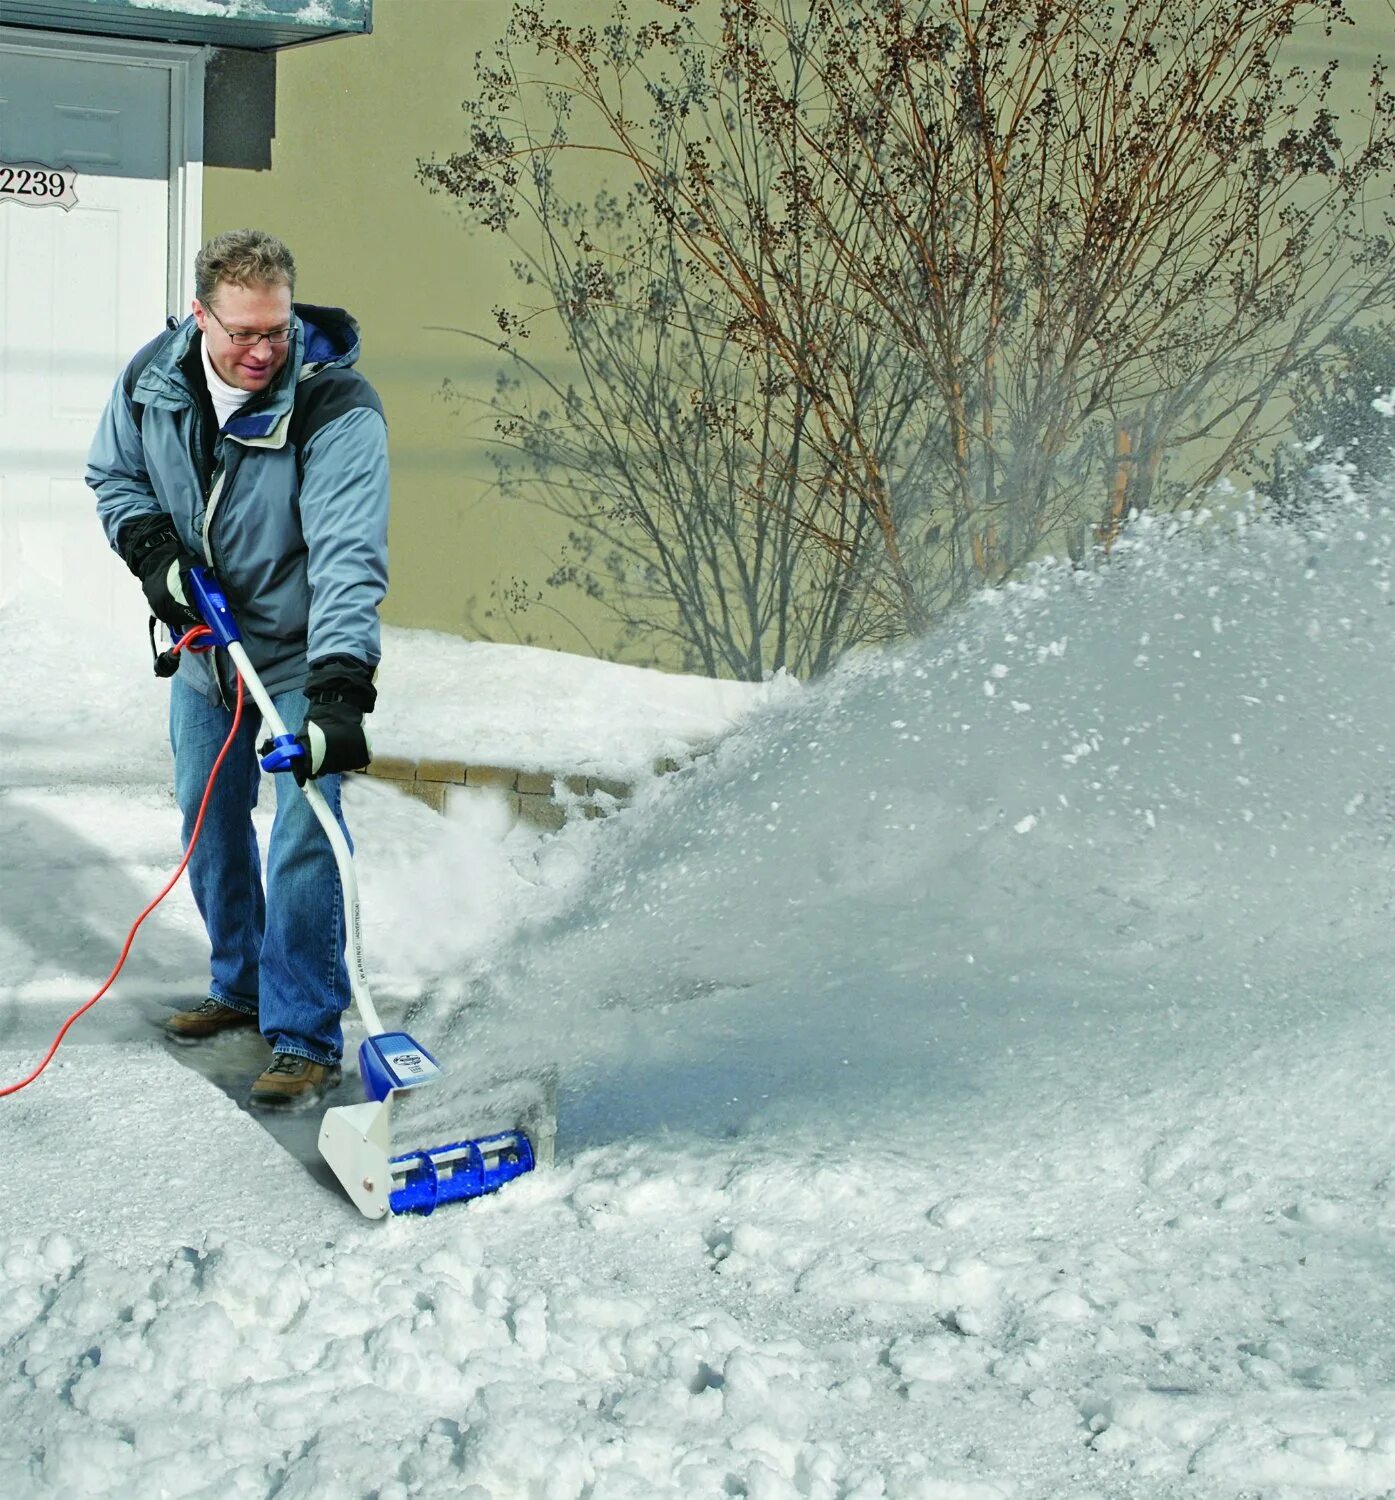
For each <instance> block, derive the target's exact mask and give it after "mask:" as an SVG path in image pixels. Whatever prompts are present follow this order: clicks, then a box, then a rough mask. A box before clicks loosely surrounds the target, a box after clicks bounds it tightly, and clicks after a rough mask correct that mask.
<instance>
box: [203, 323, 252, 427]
mask: <svg viewBox="0 0 1395 1500" xmlns="http://www.w3.org/2000/svg"><path fill="white" fill-rule="evenodd" d="M199 351H200V353H201V354H202V355H203V375H204V379H205V380H206V381H207V382H208V394H209V395H210V396H211V397H212V398H213V410H214V411H215V412H217V414H218V426H219V427H220V428H222V427H226V426H227V425H228V418H229V417H231V416H232V414H233V413H234V412H235V411H237V410H238V409H239V407H242V406H245V405H246V404H247V402H249V401H250V400H251V399H252V396H253V392H252V391H242V390H239V389H238V388H237V387H236V386H235V385H229V384H228V383H227V381H226V380H224V379H223V377H222V376H221V375H220V374H219V373H218V372H217V370H215V369H214V368H213V361H212V360H211V359H210V358H209V357H208V340H207V339H205V338H201V339H200V340H199Z"/></svg>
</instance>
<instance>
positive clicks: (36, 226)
mask: <svg viewBox="0 0 1395 1500" xmlns="http://www.w3.org/2000/svg"><path fill="white" fill-rule="evenodd" d="M20 36H21V34H18V33H9V34H8V35H6V34H5V33H3V32H0V161H3V162H10V163H15V162H37V163H40V164H42V165H45V166H48V167H53V168H66V169H69V170H71V171H73V172H75V173H76V174H77V175H76V181H75V187H76V198H77V202H76V206H74V207H72V208H71V209H67V210H65V209H64V208H61V207H55V206H41V207H31V206H22V205H21V204H20V203H19V202H17V201H14V200H13V199H10V200H8V201H7V200H5V199H4V198H2V197H0V331H2V332H0V603H5V602H8V601H10V600H12V599H15V598H17V597H20V596H24V595H34V596H38V597H47V598H51V597H52V595H53V594H54V593H55V591H56V592H57V594H58V595H60V596H61V599H62V605H61V610H62V612H63V613H66V614H68V615H70V616H77V617H80V618H82V619H85V620H87V621H90V622H98V621H100V622H105V623H108V624H116V625H119V626H121V627H122V628H123V629H124V628H127V627H128V626H129V625H132V624H134V625H135V626H137V627H138V626H139V624H140V621H141V619H143V601H142V600H141V597H140V593H139V589H138V588H137V587H136V585H135V581H134V580H133V579H132V578H131V577H130V575H129V574H128V573H127V572H126V571H125V569H124V567H123V566H122V564H121V563H120V561H119V560H118V559H117V558H116V557H115V556H114V555H113V554H112V553H111V551H110V550H109V549H108V547H107V544H106V540H105V538H104V536H103V535H102V531H101V528H100V526H99V525H98V523H97V519H96V515H95V511H94V509H93V496H92V493H91V491H90V490H89V489H88V488H87V486H86V485H85V484H84V482H83V471H84V468H85V463H86V455H87V448H88V444H89V443H90V442H91V439H92V434H93V430H94V427H95V425H96V422H97V419H98V417H99V416H100V415H101V411H102V407H103V405H104V404H105V402H106V399H107V396H108V395H109V393H110V391H111V386H112V382H113V381H114V380H115V378H116V376H117V374H118V373H119V372H120V370H121V369H122V367H123V366H124V364H125V362H126V361H127V360H128V359H129V358H130V356H131V355H132V354H133V353H134V352H135V351H136V349H138V348H139V347H140V346H141V345H142V344H143V343H145V342H146V340H148V339H150V338H152V337H153V336H154V335H155V334H156V333H157V332H158V331H159V330H160V328H161V326H162V325H163V323H164V320H165V316H166V313H167V312H168V311H170V310H171V309H170V307H169V301H170V296H171V287H172V285H174V284H177V278H173V279H172V278H171V275H170V264H169V262H170V217H171V216H170V192H171V186H170V184H171V177H172V173H171V145H170V142H171V100H172V92H173V91H172V87H171V82H172V74H171V71H170V70H169V68H167V67H164V66H159V65H149V64H145V63H141V62H131V61H123V60H119V59H106V58H94V57H88V56H82V55H80V53H79V54H78V55H73V48H72V46H71V45H69V46H63V45H55V46H54V47H53V48H47V47H36V46H35V45H34V43H33V42H32V41H30V40H27V39H20ZM175 165H176V167H182V166H183V163H182V162H179V163H176V164H175Z"/></svg>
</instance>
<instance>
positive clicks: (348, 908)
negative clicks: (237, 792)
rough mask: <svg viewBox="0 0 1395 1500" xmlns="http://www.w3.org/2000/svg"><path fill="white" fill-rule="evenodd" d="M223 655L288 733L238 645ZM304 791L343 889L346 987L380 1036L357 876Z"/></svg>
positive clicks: (320, 807) (335, 831) (333, 828)
mask: <svg viewBox="0 0 1395 1500" xmlns="http://www.w3.org/2000/svg"><path fill="white" fill-rule="evenodd" d="M227 652H228V655H229V656H230V657H231V658H232V663H233V665H234V666H235V667H236V668H237V670H238V672H239V674H240V675H241V677H242V680H243V682H245V683H246V684H247V691H248V692H249V693H251V695H252V698H253V700H254V701H255V703H256V705H257V707H258V708H259V709H260V710H261V715H262V721H263V722H264V723H265V725H266V727H267V728H268V729H269V730H270V731H271V733H272V735H273V737H275V736H279V735H283V734H289V733H290V731H289V730H288V729H287V728H286V725H285V721H284V720H283V719H282V718H281V715H280V714H278V713H277V712H276V705H275V704H274V703H273V702H272V701H271V697H270V695H269V694H268V693H267V690H266V689H265V688H264V687H263V686H262V680H261V678H260V677H258V676H257V669H256V668H255V667H254V666H253V665H252V663H251V660H250V659H249V658H248V655H247V652H246V651H245V650H244V649H243V646H242V642H241V641H231V642H229V644H228V647H227ZM281 774H284V773H281ZM304 792H305V795H306V797H307V798H308V799H309V802H310V807H311V809H312V810H313V812H314V814H315V816H316V817H317V818H318V819H319V820H320V827H321V828H323V829H324V831H325V837H326V838H327V839H328V840H329V846H330V848H331V849H332V850H333V851H334V862H335V864H336V865H338V867H339V884H340V885H341V886H342V887H343V890H344V925H345V929H346V935H347V938H348V941H347V944H346V948H347V957H348V960H349V988H350V989H351V991H352V992H353V997H354V1004H355V1005H356V1006H357V1007H358V1013H359V1015H360V1017H362V1020H363V1024H364V1027H365V1028H366V1029H367V1031H368V1035H369V1036H381V1035H382V1031H383V1023H382V1022H381V1021H380V1020H379V1019H378V1012H377V1011H376V1010H375V1009H374V1007H373V1001H372V998H371V997H370V996H369V993H368V975H367V974H366V973H365V971H364V967H363V932H362V929H361V927H360V925H359V914H358V876H357V875H355V874H354V861H353V856H352V855H351V854H350V853H349V844H348V840H347V839H345V837H344V830H343V829H342V828H340V826H339V821H338V819H337V818H336V817H335V816H334V814H333V813H332V812H330V810H329V803H328V802H326V801H325V795H324V793H323V792H322V791H321V790H320V789H319V787H317V786H316V785H315V783H314V782H313V781H307V782H306V783H305V786H304Z"/></svg>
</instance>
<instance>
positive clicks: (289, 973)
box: [170, 676, 353, 1063]
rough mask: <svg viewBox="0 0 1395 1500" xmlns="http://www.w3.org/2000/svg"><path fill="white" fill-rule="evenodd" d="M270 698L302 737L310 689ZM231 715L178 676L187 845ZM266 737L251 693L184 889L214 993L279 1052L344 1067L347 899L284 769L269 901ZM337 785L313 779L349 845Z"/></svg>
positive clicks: (178, 784)
mask: <svg viewBox="0 0 1395 1500" xmlns="http://www.w3.org/2000/svg"><path fill="white" fill-rule="evenodd" d="M272 702H273V703H274V704H275V705H276V711H277V713H279V714H280V715H281V717H282V719H284V720H285V722H286V726H287V728H288V729H290V730H291V732H292V733H295V732H296V730H298V729H299V727H300V725H301V723H302V722H303V721H304V717H305V708H306V699H305V695H304V693H302V692H300V691H299V690H295V691H292V692H287V693H277V694H274V695H273V697H272ZM232 720H233V716H232V712H231V710H229V709H226V708H224V707H222V705H221V704H212V703H209V702H208V700H207V699H206V698H205V697H204V696H203V694H202V693H199V692H196V691H195V690H194V689H193V688H191V687H188V686H187V685H186V684H185V683H184V682H183V681H182V680H181V678H179V677H177V676H176V677H175V678H174V680H173V681H172V682H171V684H170V744H171V745H172V747H173V749H174V793H175V799H176V801H177V802H178V803H179V808H180V811H181V812H182V813H183V815H184V831H183V839H184V847H185V848H186V849H187V848H188V847H189V838H190V835H191V834H192V833H193V830H194V821H195V819H196V818H197V817H198V811H199V803H200V802H201V801H202V799H203V794H204V789H205V787H206V786H207V785H208V778H209V774H210V773H211V772H212V770H213V762H214V761H215V760H216V759H217V758H218V751H219V750H220V749H221V748H222V745H223V741H224V740H225V739H226V738H227V737H228V732H229V730H230V729H231V728H232ZM264 737H265V732H264V731H263V729H262V724H261V715H260V714H259V713H258V711H257V706H256V704H255V703H253V702H252V700H251V696H250V694H249V695H248V698H247V701H246V703H245V705H244V707H243V710H242V723H241V725H240V727H239V729H238V733H237V739H236V740H235V741H234V742H233V744H232V747H231V748H230V749H229V751H228V756H227V759H226V760H225V761H224V762H223V767H222V770H220V771H219V773H218V781H217V783H216V785H215V786H214V788H213V795H212V797H211V798H210V799H209V803H208V812H207V813H206V814H205V816H204V821H203V829H202V831H201V832H200V834H199V841H198V845H197V846H196V848H195V849H194V854H193V858H192V859H190V861H189V884H190V886H191V888H192V889H193V893H194V902H195V904H196V905H197V906H198V909H199V914H200V916H202V917H203V925H204V927H205V929H206V930H207V932H208V941H209V946H210V948H211V950H212V954H211V959H210V972H211V975H212V981H211V984H210V986H209V991H208V993H209V994H210V995H211V996H212V997H213V998H214V999H215V1000H220V1001H221V1002H222V1003H223V1004H224V1005H228V1006H231V1007H232V1008H233V1009H234V1010H240V1011H242V1012H243V1013H244V1014H246V1015H249V1016H256V1017H257V1018H258V1021H259V1024H260V1026H261V1032H262V1035H263V1036H264V1037H265V1038H266V1039H267V1041H268V1042H270V1043H271V1045H272V1047H273V1048H274V1049H275V1050H276V1051H278V1052H291V1053H294V1054H295V1055H296V1056H297V1057H307V1058H309V1059H310V1060H311V1062H317V1063H337V1062H339V1060H340V1058H341V1057H342V1055H343V1050H344V1038H343V1033H342V1032H341V1030H340V1027H339V1017H340V1013H341V1012H342V1011H343V1010H344V1007H345V1006H346V1005H348V1003H349V1000H350V998H351V995H350V990H349V974H348V969H347V968H346V967H345V963H344V892H343V889H342V888H341V886H340V884H339V870H338V867H337V866H336V864H335V862H334V852H333V850H331V848H330V846H329V840H328V839H327V838H326V837H325V832H324V829H323V828H321V827H320V824H319V822H318V820H317V819H316V817H315V814H314V813H313V812H312V811H311V808H310V804H309V802H308V801H307V800H306V798H305V793H304V792H302V791H301V789H300V787H298V786H297V785H296V782H295V778H294V777H293V776H292V775H291V774H290V773H289V772H285V771H283V772H280V773H278V774H277V775H276V776H275V777H274V778H273V779H274V781H275V783H276V818H275V821H274V822H273V823H272V827H271V840H270V844H269V847H268V850H267V867H266V891H265V894H263V891H262V871H261V856H260V854H259V852H258V849H257V836H256V832H255V830H254V828H253V826H252V809H253V808H254V807H255V806H256V805H257V792H258V788H259V786H260V783H261V778H262V769H261V764H260V762H259V760H258V758H257V742H258V741H259V740H260V739H262V738H264ZM339 782H340V778H339V777H338V776H321V777H319V778H318V779H317V780H316V783H315V784H316V785H317V786H318V787H319V788H320V790H321V791H322V792H323V793H324V795H325V801H326V802H328V804H329V806H330V809H331V811H332V812H333V813H334V816H335V817H336V818H338V820H339V826H340V827H341V828H343V829H344V836H345V838H348V833H349V830H348V828H347V827H346V826H345V824H344V818H343V814H342V813H341V812H340V809H339ZM349 847H350V848H352V847H353V845H352V842H351V843H350V846H349Z"/></svg>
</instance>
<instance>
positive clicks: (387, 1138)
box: [190, 568, 555, 1219]
mask: <svg viewBox="0 0 1395 1500" xmlns="http://www.w3.org/2000/svg"><path fill="white" fill-rule="evenodd" d="M190 579H191V583H192V587H193V590H194V595H195V600H194V602H195V605H196V607H197V608H198V611H199V613H200V615H202V617H203V620H204V623H205V624H206V625H207V626H208V628H209V631H210V632H211V633H212V635H213V639H214V642H215V644H216V645H218V646H221V647H222V648H223V649H224V650H225V651H226V652H227V653H228V657H229V659H230V660H231V662H232V664H233V666H234V667H235V668H236V669H237V672H238V674H239V675H240V676H241V678H242V680H243V683H244V684H245V685H246V688H247V690H248V692H250V693H251V695H252V698H253V701H254V702H255V703H256V705H257V707H258V709H260V711H261V715H262V720H263V723H264V725H265V727H266V729H267V731H268V733H269V734H270V736H271V741H272V748H271V750H270V752H269V753H267V754H265V755H263V756H262V761H261V764H262V767H263V769H264V770H267V771H273V772H282V773H284V772H287V771H290V770H291V768H292V766H293V765H294V763H295V761H296V760H297V758H298V757H300V756H303V755H304V754H305V748H304V746H303V745H302V744H301V743H300V741H299V739H298V738H297V737H296V736H295V735H293V734H291V733H290V732H289V731H288V730H287V728H286V725H285V722H284V721H283V720H282V719H281V717H280V715H279V714H278V713H277V712H276V708H275V705H274V704H273V703H272V701H271V697H270V695H269V694H268V693H267V691H266V689H265V687H264V686H263V685H262V682H261V679H260V678H259V677H258V675H257V672H256V669H255V668H254V667H253V665H252V663H251V660H250V659H249V658H248V655H247V652H246V649H245V648H244V647H243V645H242V638H241V634H240V632H239V631H238V628H237V623H236V621H235V620H234V619H233V617H232V612H231V610H230V609H229V608H228V601H227V597H226V595H225V594H224V593H223V590H222V588H221V586H220V585H219V583H218V581H217V579H216V578H215V577H214V576H213V574H212V573H211V572H209V571H208V570H207V569H206V568H193V569H191V570H190ZM263 748H265V747H263ZM304 792H305V796H306V797H307V798H308V800H309V802H310V807H311V809H312V810H313V812H314V814H315V816H316V818H318V819H319V822H320V826H321V827H322V828H323V829H324V831H325V837H326V838H327V839H328V840H329V843H330V847H331V849H332V850H333V851H334V859H335V863H336V865H337V866H338V869H339V880H340V883H341V885H342V887H343V892H344V917H345V929H346V945H345V946H346V957H347V959H348V969H349V984H350V989H351V991H352V994H353V1000H354V1004H355V1006H356V1007H357V1009H358V1013H359V1017H360V1018H361V1020H362V1021H363V1027H364V1030H365V1031H366V1032H367V1036H366V1037H365V1038H364V1040H363V1041H362V1042H361V1043H360V1044H359V1049H358V1066H359V1075H360V1077H361V1079H362V1081H363V1092H364V1103H362V1104H348V1105H340V1106H338V1107H336V1108H333V1109H329V1110H327V1111H326V1112H325V1116H324V1120H323V1121H322V1123H321V1125H320V1137H319V1147H320V1155H321V1156H323V1157H324V1159H325V1161H326V1162H327V1163H328V1164H329V1167H330V1170H331V1171H332V1172H333V1173H334V1175H335V1177H336V1178H338V1180H339V1182H340V1184H341V1185H342V1186H343V1188H344V1191H345V1192H346V1193H347V1194H348V1195H349V1197H350V1198H351V1199H352V1200H353V1202H354V1204H355V1206H356V1207H357V1208H358V1209H359V1210H360V1212H362V1213H363V1214H365V1215H366V1216H367V1217H369V1218H371V1219H380V1218H383V1217H384V1216H385V1215H387V1214H390V1213H392V1214H401V1213H422V1214H429V1213H430V1212H431V1211H432V1210H433V1209H434V1208H436V1207H437V1206H438V1205H440V1204H442V1203H452V1202H457V1201H460V1200H462V1199H468V1198H478V1197H480V1196H482V1195H483V1194H485V1193H491V1192H493V1191H495V1189H497V1188H500V1187H502V1186H503V1185H504V1184H505V1183H507V1182H511V1181H513V1180H514V1179H515V1178H517V1177H521V1176H522V1175H523V1174H524V1173H525V1172H530V1171H532V1170H533V1168H534V1167H536V1166H539V1165H548V1164H550V1163H551V1160H552V1142H553V1135H554V1129H553V1127H552V1124H551V1119H550V1116H549V1113H548V1112H549V1110H551V1109H554V1108H555V1103H554V1102H553V1101H554V1099H555V1094H554V1093H553V1087H552V1085H551V1083H550V1082H548V1081H543V1082H542V1084H541V1087H542V1090H543V1097H542V1099H541V1101H540V1102H539V1101H538V1100H537V1099H534V1100H533V1101H532V1106H531V1108H532V1119H531V1121H530V1122H529V1123H530V1124H531V1126H532V1128H531V1129H530V1128H524V1126H523V1125H520V1124H515V1125H514V1126H513V1127H512V1128H509V1129H505V1130H499V1131H496V1132H495V1133H493V1134H489V1135H484V1136H476V1137H474V1138H471V1139H465V1140H455V1141H451V1142H449V1143H448V1144H446V1145H442V1146H430V1147H423V1148H418V1149H415V1150H411V1151H405V1152H398V1153H396V1154H394V1152H393V1148H392V1107H393V1101H394V1099H395V1098H396V1097H397V1096H398V1095H399V1094H403V1093H405V1092H406V1091H407V1090H410V1089H418V1088H421V1087H423V1086H425V1085H427V1084H431V1083H435V1082H436V1081H437V1080H438V1079H439V1078H440V1077H441V1068H440V1065H439V1064H438V1063H437V1061H436V1059H435V1058H434V1057H433V1056H432V1055H431V1053H430V1052H428V1051H427V1049H426V1048H425V1047H423V1046H422V1045H421V1043H420V1042H418V1041H416V1040H415V1039H414V1038H413V1037H411V1036H409V1035H408V1034H407V1033H406V1032H405V1031H385V1030H384V1029H383V1023H382V1021H381V1020H380V1019H379V1017H378V1012H377V1010H376V1009H375V1007H374V1005H373V1001H372V998H371V997H370V995H369V991H368V978H367V975H366V973H365V970H364V965H363V942H362V931H361V927H360V921H359V903H358V879H357V877H356V875H355V873H354V865H353V857H352V855H351V854H350V852H349V846H348V842H347V841H346V839H345V838H344V833H343V830H342V829H341V828H340V827H339V824H338V821H337V820H336V819H335V817H334V814H333V813H332V812H331V811H330V809H329V804H328V803H327V802H326V801H325V798H324V794H323V792H321V791H320V789H319V787H317V786H316V785H315V783H314V782H313V781H306V782H305V784H304ZM498 1092H499V1091H498V1086H497V1085H496V1086H495V1096H496V1097H495V1100H494V1106H495V1108H496V1109H497V1108H498V1107H499V1100H498ZM533 1092H534V1093H535V1094H536V1092H537V1090H536V1088H534V1090H533ZM510 1107H511V1108H512V1109H513V1111H514V1113H515V1114H516V1115H517V1114H518V1113H519V1106H518V1104H517V1102H516V1101H515V1102H513V1103H512V1105H511V1106H510ZM525 1107H526V1106H525Z"/></svg>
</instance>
